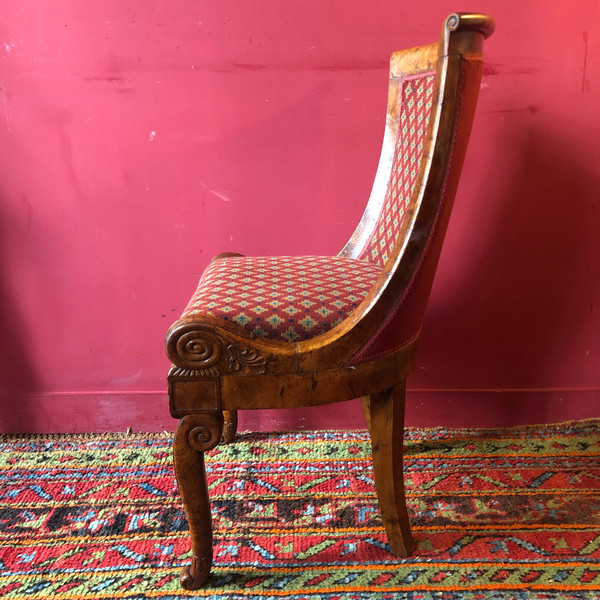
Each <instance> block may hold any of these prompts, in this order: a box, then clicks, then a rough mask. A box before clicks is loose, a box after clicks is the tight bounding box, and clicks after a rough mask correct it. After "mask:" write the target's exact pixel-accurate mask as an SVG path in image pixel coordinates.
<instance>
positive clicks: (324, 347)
mask: <svg viewBox="0 0 600 600" xmlns="http://www.w3.org/2000/svg"><path fill="white" fill-rule="evenodd" d="M493 30H494V22H493V20H492V19H491V18H490V17H488V16H486V15H481V14H463V13H458V14H452V15H450V16H449V17H448V18H447V19H446V21H445V23H444V26H443V28H442V32H441V36H440V38H439V42H436V43H433V44H430V45H427V46H420V47H417V48H412V49H410V50H404V51H400V52H396V53H394V54H393V55H392V57H391V69H390V80H389V93H388V107H387V122H386V129H385V136H384V142H383V150H382V154H381V160H380V163H379V167H378V170H377V174H376V177H375V183H374V186H373V191H372V194H371V197H370V199H369V202H368V205H367V207H366V210H365V212H364V215H363V217H362V219H361V221H360V223H359V225H358V227H357V229H356V231H355V232H354V234H353V235H352V238H351V239H350V241H349V242H348V243H347V244H346V246H345V247H344V248H343V249H342V251H341V252H340V253H339V254H338V255H337V256H325V257H324V256H302V257H277V258H264V257H263V258H247V257H243V256H241V255H238V254H233V253H226V254H221V255H219V256H217V257H216V258H214V259H213V261H212V262H211V263H210V264H209V266H208V267H207V269H206V271H205V272H204V273H203V275H202V277H201V279H200V283H199V285H198V289H197V291H196V293H195V294H194V296H193V297H192V299H191V300H190V302H189V304H188V306H187V308H186V309H185V311H184V313H183V315H182V316H181V318H180V319H178V320H177V321H176V322H175V323H174V324H173V325H172V327H171V328H170V330H169V332H168V335H167V340H166V351H167V355H168V357H169V358H170V359H171V361H172V363H173V366H172V368H171V371H170V372H169V376H168V387H169V396H170V410H171V414H172V416H173V417H174V418H177V419H180V421H179V424H178V427H177V431H176V433H175V439H174V462H175V470H176V475H177V482H178V486H179V491H180V494H181V498H182V501H183V504H184V506H185V509H186V512H187V516H188V521H189V528H190V535H191V540H192V547H193V557H192V563H191V566H188V567H185V568H184V570H183V572H182V574H181V583H182V585H183V587H184V588H187V589H196V588H198V587H199V586H201V585H202V584H203V583H204V582H205V581H206V579H207V577H208V575H209V572H210V568H211V564H212V524H211V512H210V501H209V497H208V490H207V484H206V474H205V470H204V453H205V452H207V451H208V450H211V449H212V448H214V447H215V446H216V445H217V444H218V443H219V442H220V441H223V442H230V441H232V440H233V439H234V437H235V430H236V423H237V413H236V411H238V410H239V409H261V408H266V409H273V408H289V407H298V406H315V405H320V404H325V403H329V402H339V401H342V400H349V399H352V398H359V397H362V402H363V407H364V412H365V415H366V418H367V423H368V426H369V430H370V432H371V440H372V450H373V464H374V472H375V482H376V488H377V497H378V500H379V508H380V511H381V516H382V520H383V524H384V526H385V530H386V533H387V538H388V541H389V545H390V547H391V550H392V551H393V552H394V553H396V554H398V555H400V556H403V557H406V556H408V555H409V554H410V553H411V552H412V550H413V549H414V547H415V543H414V541H413V538H412V535H411V530H410V525H409V519H408V514H407V511H406V503H405V497H404V483H403V474H402V440H403V429H404V397H405V381H406V378H407V377H408V375H409V374H410V373H411V371H412V370H413V368H414V366H415V357H416V351H417V340H418V338H419V333H420V330H421V325H422V320H423V314H424V311H425V307H426V304H427V301H428V297H429V293H430V290H431V286H432V282H433V277H434V273H435V269H436V266H437V262H438V257H439V254H440V251H441V247H442V241H443V238H444V233H445V230H446V226H447V223H448V219H449V217H450V212H451V209H452V203H453V200H454V196H455V193H456V188H457V185H458V180H459V175H460V172H461V168H462V163H463V159H464V155H465V151H466V148H467V142H468V139H469V134H470V130H471V124H472V121H473V114H474V112H475V105H476V102H477V96H478V92H479V84H480V79H481V72H482V49H483V41H484V38H486V37H488V36H489V35H491V33H492V32H493Z"/></svg>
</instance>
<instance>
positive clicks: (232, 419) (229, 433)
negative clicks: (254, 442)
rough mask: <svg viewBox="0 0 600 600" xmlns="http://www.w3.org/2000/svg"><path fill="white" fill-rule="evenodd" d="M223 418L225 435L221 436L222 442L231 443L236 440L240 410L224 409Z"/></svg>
mask: <svg viewBox="0 0 600 600" xmlns="http://www.w3.org/2000/svg"><path fill="white" fill-rule="evenodd" d="M223 418H224V419H225V424H224V425H223V436H222V437H221V443H222V444H231V443H232V442H235V436H236V433H237V426H238V412H237V410H224V411H223Z"/></svg>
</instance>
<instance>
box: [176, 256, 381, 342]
mask: <svg viewBox="0 0 600 600" xmlns="http://www.w3.org/2000/svg"><path fill="white" fill-rule="evenodd" d="M380 271H381V268H380V267H379V266H378V265H373V264H370V263H369V262H367V261H362V260H357V259H353V258H346V257H340V256H333V257H331V256H280V257H237V256H236V257H228V258H221V259H217V260H214V261H213V262H212V263H210V265H209V266H208V267H207V269H206V271H204V273H203V275H202V277H201V279H200V283H199V284H198V288H197V290H196V293H195V294H194V296H193V297H192V299H191V300H190V302H189V304H188V306H187V308H186V309H185V311H184V313H183V317H189V316H193V315H199V314H208V315H214V316H217V317H221V318H222V319H225V320H226V321H232V322H234V323H237V324H238V325H241V326H243V327H245V328H246V329H248V330H249V331H251V332H252V333H254V334H255V335H257V336H259V337H264V338H268V339H273V340H279V341H288V342H294V341H301V340H305V339H309V338H312V337H315V336H316V335H319V334H320V333H324V332H325V331H328V330H329V329H331V328H332V327H335V326H336V325H338V324H339V323H340V322H341V321H342V320H343V319H344V318H345V317H347V316H348V315H349V314H350V313H351V312H352V310H354V309H355V308H356V307H357V306H358V305H359V304H360V303H361V302H362V300H364V298H365V297H366V296H367V294H368V293H369V290H370V289H371V288H372V287H373V284H374V283H375V280H376V279H377V277H378V275H379V273H380Z"/></svg>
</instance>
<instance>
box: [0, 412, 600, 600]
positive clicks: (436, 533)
mask: <svg viewBox="0 0 600 600" xmlns="http://www.w3.org/2000/svg"><path fill="white" fill-rule="evenodd" d="M0 450H1V453H0V466H1V468H0V477H1V479H0V597H2V598H6V599H7V600H15V599H19V600H25V599H27V600H32V599H39V600H46V599H48V600H49V599H52V600H66V599H78V600H79V599H80V600H89V599H100V598H110V599H118V598H128V599H132V600H142V599H148V598H161V599H163V600H175V599H181V598H191V597H195V598H209V599H213V600H224V599H233V600H242V599H244V598H249V599H256V600H259V599H263V598H279V599H286V600H304V599H306V600H374V599H381V600H390V599H398V600H434V599H436V600H459V599H460V600H492V599H494V600H500V599H502V600H510V599H515V600H533V599H562V600H575V599H582V600H583V599H585V600H591V599H592V598H594V599H596V598H600V458H599V455H600V421H595V420H594V421H583V422H578V423H566V424H561V425H555V426H537V427H527V428H518V429H505V430H464V429H462V430H448V429H430V430H417V429H408V430H407V435H406V460H405V468H406V484H407V492H408V505H409V512H410V515H411V519H412V523H413V528H414V533H415V537H416V539H417V542H418V548H417V551H416V552H415V553H414V555H413V556H411V557H410V558H409V559H406V560H402V559H399V558H397V557H395V556H393V555H392V554H391V553H390V551H389V549H388V546H387V544H386V538H385V535H384V531H383V528H382V525H381V520H380V517H379V514H378V509H377V498H376V495H375V488H374V482H373V475H372V468H371V464H370V445H369V439H368V435H367V433H366V432H362V431H317V432H302V433H272V434H264V433H245V434H242V435H241V436H239V441H238V442H237V443H235V444H233V445H230V446H222V447H218V448H216V449H215V450H214V451H213V452H212V453H211V454H210V460H209V462H208V465H207V468H208V479H209V485H210V488H211V496H212V499H213V511H214V525H215V565H214V568H213V574H212V575H211V578H210V580H209V582H208V585H207V586H206V587H205V588H203V589H201V590H199V591H196V592H185V591H183V590H181V589H180V587H179V581H178V579H179V570H180V568H181V566H182V565H183V564H185V563H186V562H187V561H188V558H189V554H190V553H189V541H188V537H187V523H186V519H185V515H184V513H183V511H182V508H181V505H180V503H179V498H178V494H177V489H176V484H175V480H174V474H173V469H172V462H171V438H170V436H169V435H167V434H165V435H125V434H123V435H117V434H114V435H101V436H95V435H89V436H59V435H57V436H35V437H34V436H32V437H17V436H3V437H0Z"/></svg>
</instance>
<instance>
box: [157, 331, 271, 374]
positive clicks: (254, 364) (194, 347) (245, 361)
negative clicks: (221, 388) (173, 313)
mask: <svg viewBox="0 0 600 600" xmlns="http://www.w3.org/2000/svg"><path fill="white" fill-rule="evenodd" d="M166 350H167V355H168V356H169V358H170V359H171V361H172V362H173V367H172V368H171V371H170V372H169V376H170V377H181V378H193V377H220V376H221V375H227V374H237V375H262V374H263V373H265V372H266V360H265V358H264V357H263V356H261V355H260V354H259V353H258V351H257V350H255V349H254V348H248V347H245V346H238V345H237V344H235V343H234V342H232V341H230V340H228V339H223V338H221V337H220V336H219V335H217V334H216V333H214V332H213V331H206V330H204V329H201V328H200V327H199V326H198V325H184V326H182V327H179V328H177V329H175V330H174V331H172V332H171V333H170V334H169V336H168V338H167V344H166Z"/></svg>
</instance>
